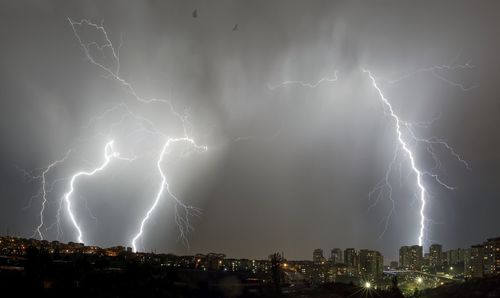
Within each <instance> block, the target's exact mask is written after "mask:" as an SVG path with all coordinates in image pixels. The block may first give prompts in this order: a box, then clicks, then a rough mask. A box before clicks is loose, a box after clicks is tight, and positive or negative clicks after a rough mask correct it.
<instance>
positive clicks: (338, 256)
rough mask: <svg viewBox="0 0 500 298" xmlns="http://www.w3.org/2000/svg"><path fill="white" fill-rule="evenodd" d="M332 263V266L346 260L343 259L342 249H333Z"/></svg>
mask: <svg viewBox="0 0 500 298" xmlns="http://www.w3.org/2000/svg"><path fill="white" fill-rule="evenodd" d="M330 261H331V262H332V264H339V263H343V262H344V259H343V258H342V249H340V248H334V249H332V251H331V254H330Z"/></svg>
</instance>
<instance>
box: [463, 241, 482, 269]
mask: <svg viewBox="0 0 500 298" xmlns="http://www.w3.org/2000/svg"><path fill="white" fill-rule="evenodd" d="M467 276H468V277H483V276H484V246H483V245H473V246H471V247H470V259H469V266H468V268H467Z"/></svg>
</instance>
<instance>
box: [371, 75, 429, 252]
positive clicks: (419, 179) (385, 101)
mask: <svg viewBox="0 0 500 298" xmlns="http://www.w3.org/2000/svg"><path fill="white" fill-rule="evenodd" d="M363 72H364V73H366V74H368V76H369V77H370V80H371V82H372V86H373V88H375V90H377V92H378V95H379V97H380V100H381V101H382V103H383V104H384V105H385V107H386V109H387V111H388V112H389V115H390V116H391V117H392V118H393V119H394V123H395V126H396V134H397V140H398V142H399V144H400V145H401V148H402V149H403V151H404V152H405V153H406V155H407V157H408V158H409V160H410V165H411V169H412V171H413V173H414V174H415V176H416V179H417V181H416V182H417V187H418V189H419V199H420V204H421V205H420V212H419V213H420V231H419V235H418V245H420V246H421V245H422V242H423V239H424V232H425V204H426V193H427V191H426V190H425V187H424V184H423V183H422V176H423V175H424V174H423V173H422V171H421V170H420V169H419V168H418V167H417V165H416V162H415V157H414V154H413V152H412V151H411V149H410V147H409V146H408V144H407V143H406V141H405V140H404V139H403V132H402V131H401V126H407V124H406V123H405V122H403V121H401V119H399V117H398V115H396V113H395V112H394V109H393V108H392V105H391V103H390V102H389V100H388V99H387V98H386V97H385V96H384V94H383V93H382V90H380V88H379V87H378V85H377V81H376V80H375V77H374V76H373V75H372V73H371V72H370V71H369V70H366V69H363Z"/></svg>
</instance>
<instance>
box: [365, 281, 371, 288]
mask: <svg viewBox="0 0 500 298" xmlns="http://www.w3.org/2000/svg"><path fill="white" fill-rule="evenodd" d="M364 287H365V289H369V288H371V287H372V284H371V283H370V282H369V281H367V282H365V284H364Z"/></svg>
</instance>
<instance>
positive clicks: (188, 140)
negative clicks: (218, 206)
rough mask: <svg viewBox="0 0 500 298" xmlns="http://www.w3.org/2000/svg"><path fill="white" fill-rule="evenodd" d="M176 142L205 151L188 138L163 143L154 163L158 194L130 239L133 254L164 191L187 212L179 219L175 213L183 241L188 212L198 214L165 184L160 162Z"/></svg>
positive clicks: (172, 139)
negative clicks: (158, 177)
mask: <svg viewBox="0 0 500 298" xmlns="http://www.w3.org/2000/svg"><path fill="white" fill-rule="evenodd" d="M178 142H187V143H189V144H190V145H192V146H193V147H194V148H195V149H197V150H201V151H206V150H207V147H206V146H199V145H197V144H196V143H195V141H194V140H193V139H191V138H188V137H183V138H171V139H168V140H167V142H166V143H165V145H164V146H163V148H162V150H161V152H160V157H159V159H158V161H157V163H156V167H157V168H158V172H159V173H160V176H161V183H160V189H159V190H158V192H157V194H156V197H155V199H154V201H153V204H152V205H151V207H150V208H149V210H148V211H147V212H146V215H145V216H144V218H143V219H142V221H141V224H140V227H139V232H138V233H137V234H136V235H135V236H134V238H133V239H132V249H133V251H134V252H136V251H137V243H136V242H137V240H138V239H139V238H140V237H141V236H142V234H143V230H144V225H145V224H146V222H147V221H148V219H149V217H150V216H151V213H153V211H154V209H155V208H156V205H158V202H159V201H160V199H161V197H162V196H163V193H164V191H166V192H167V193H168V195H169V196H170V197H172V198H173V199H174V200H175V202H176V203H177V204H179V205H181V206H182V207H183V208H184V209H185V210H186V211H187V212H188V214H186V217H185V218H182V217H180V216H179V214H178V213H177V212H175V219H176V222H177V224H178V226H179V228H180V232H181V235H180V236H181V237H182V238H183V239H184V228H183V227H184V225H185V226H186V228H187V229H190V225H189V211H190V210H193V211H194V212H199V210H198V209H196V208H194V207H192V206H188V205H185V204H184V203H182V201H181V200H179V199H178V198H177V197H176V196H175V195H174V194H173V193H172V191H171V190H170V185H169V184H168V182H167V178H166V176H165V173H164V172H163V168H162V162H163V158H164V157H165V155H166V153H167V149H168V148H169V147H170V145H171V144H174V143H178ZM179 221H184V222H179ZM183 224H184V225H183Z"/></svg>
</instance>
